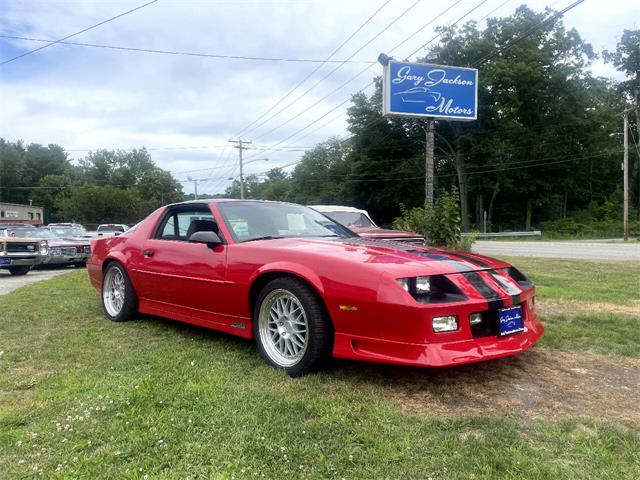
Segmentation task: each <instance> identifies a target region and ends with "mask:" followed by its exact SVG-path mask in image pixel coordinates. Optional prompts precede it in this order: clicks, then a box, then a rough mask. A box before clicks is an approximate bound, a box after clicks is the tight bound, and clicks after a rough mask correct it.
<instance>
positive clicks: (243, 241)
mask: <svg viewBox="0 0 640 480" xmlns="http://www.w3.org/2000/svg"><path fill="white" fill-rule="evenodd" d="M278 238H284V237H278V236H276V235H265V236H264V237H255V238H248V239H247V240H242V241H241V242H240V243H245V242H253V241H255V240H276V239H278Z"/></svg>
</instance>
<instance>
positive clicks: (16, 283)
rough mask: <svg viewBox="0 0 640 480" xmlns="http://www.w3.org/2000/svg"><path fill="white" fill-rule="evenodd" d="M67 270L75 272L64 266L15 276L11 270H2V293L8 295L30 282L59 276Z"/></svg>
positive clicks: (0, 273)
mask: <svg viewBox="0 0 640 480" xmlns="http://www.w3.org/2000/svg"><path fill="white" fill-rule="evenodd" d="M67 272H73V269H69V268H64V269H60V270H31V271H30V272H29V273H27V274H26V275H21V276H18V277H15V276H13V275H11V274H10V273H9V270H0V295H6V294H7V293H10V292H13V291H14V290H15V289H17V288H20V287H23V286H25V285H29V284H30V283H35V282H39V281H41V280H46V279H47V278H52V277H57V276H58V275H62V274H64V273H67Z"/></svg>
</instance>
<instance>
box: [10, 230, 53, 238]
mask: <svg viewBox="0 0 640 480" xmlns="http://www.w3.org/2000/svg"><path fill="white" fill-rule="evenodd" d="M7 235H8V236H10V237H21V238H55V235H54V234H53V233H51V232H50V231H49V230H44V229H39V228H16V229H9V230H7Z"/></svg>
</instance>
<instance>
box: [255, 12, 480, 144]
mask: <svg viewBox="0 0 640 480" xmlns="http://www.w3.org/2000/svg"><path fill="white" fill-rule="evenodd" d="M486 1H487V0H482V1H481V2H479V3H478V4H477V5H476V6H475V7H473V8H472V9H470V10H469V11H467V12H466V13H465V14H464V15H463V16H462V17H460V18H459V19H458V20H456V21H455V22H454V23H452V24H451V25H450V27H452V26H454V25H456V24H457V23H458V22H460V21H461V20H462V19H463V18H465V17H466V16H467V15H470V14H471V13H473V12H474V11H475V10H476V9H477V8H478V7H479V6H481V5H482V4H484V3H486ZM455 5H456V4H453V5H450V6H449V7H448V8H446V9H445V10H443V11H442V12H441V13H440V14H439V15H437V16H436V17H435V18H434V19H433V20H432V21H431V22H433V21H435V20H437V19H438V18H440V17H441V16H442V15H444V14H446V13H447V12H448V11H450V10H451V9H452V8H453V7H454V6H455ZM420 28H421V29H422V28H423V27H420ZM442 33H443V32H440V33H439V34H437V35H436V36H435V37H433V38H432V39H431V40H429V42H427V43H426V44H424V45H422V46H421V47H420V48H424V47H426V46H427V45H428V44H429V43H431V42H433V41H434V40H435V39H437V38H438V37H439V36H440V35H442ZM412 35H413V34H412ZM403 43H404V41H403V42H400V43H399V44H398V45H396V46H394V47H393V48H392V49H391V50H390V51H389V53H392V52H393V51H394V50H395V49H397V48H398V47H399V46H401V45H402V44H403ZM372 66H373V65H370V66H368V67H366V68H364V69H363V70H362V71H361V72H359V73H358V74H356V75H355V76H353V77H351V78H350V79H349V80H347V81H346V82H344V83H343V84H342V85H340V86H339V87H338V88H336V89H334V90H333V91H332V92H330V93H329V94H328V95H325V96H324V97H323V98H321V99H320V100H319V101H317V102H316V103H314V104H313V105H312V106H311V107H309V108H313V107H314V106H316V105H318V104H319V103H321V102H322V101H324V100H325V99H326V98H328V97H329V96H331V95H333V94H334V93H335V92H337V91H338V90H340V89H342V88H343V87H344V86H346V85H347V84H349V83H350V82H352V81H353V80H355V79H356V78H357V77H358V76H360V75H361V74H362V73H364V72H366V71H367V70H368V69H369V68H371V67H372ZM374 82H375V81H371V82H370V83H368V84H367V85H366V86H364V87H363V88H361V89H360V90H358V91H357V92H356V93H360V92H362V91H364V90H365V89H367V88H369V87H370V86H371V85H373V84H374ZM349 99H350V98H347V99H346V100H344V101H343V102H341V103H340V104H339V105H337V106H336V107H334V108H332V109H331V110H329V111H328V112H326V113H325V114H324V115H322V116H321V117H320V118H317V119H316V120H314V121H312V122H310V123H309V124H307V125H306V126H305V127H303V128H301V129H299V130H298V131H297V132H295V133H294V134H293V135H289V136H288V137H286V138H285V139H284V140H281V141H280V142H278V143H276V144H274V145H273V146H272V147H277V146H280V145H281V144H282V143H284V142H286V141H287V140H289V139H291V138H293V137H294V136H296V135H297V134H298V133H301V132H302V131H304V130H306V129H307V128H309V127H311V126H312V125H314V124H315V123H317V122H318V121H320V120H322V119H323V118H324V117H326V116H327V115H330V114H331V113H332V112H334V111H335V110H337V109H338V108H340V107H341V106H342V105H344V104H345V103H347V102H348V101H349ZM302 113H304V112H302ZM300 115H301V113H300V114H298V115H296V116H295V117H293V118H292V119H289V120H288V121H287V122H285V123H283V124H281V125H279V126H278V127H277V128H280V127H282V126H284V125H285V124H286V123H289V122H290V121H292V120H293V119H295V118H297V117H299V116H300ZM382 119H384V117H382V118H380V119H376V120H374V121H373V122H372V123H375V122H377V121H381V120H382ZM273 130H274V129H272V130H270V131H269V132H268V133H270V132H272V131H273ZM262 136H264V134H263V135H262ZM258 138H260V137H258Z"/></svg>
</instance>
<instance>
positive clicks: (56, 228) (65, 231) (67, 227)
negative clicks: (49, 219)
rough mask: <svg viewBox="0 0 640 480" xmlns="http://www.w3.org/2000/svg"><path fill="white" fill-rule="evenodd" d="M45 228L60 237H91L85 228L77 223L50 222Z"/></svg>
mask: <svg viewBox="0 0 640 480" xmlns="http://www.w3.org/2000/svg"><path fill="white" fill-rule="evenodd" d="M45 228H47V229H48V230H51V231H52V232H53V234H54V235H56V236H57V237H60V238H71V239H77V238H93V237H92V236H91V234H90V233H89V232H88V231H87V229H86V228H84V226H83V225H80V224H79V223H50V224H48V225H47V226H46V227H45Z"/></svg>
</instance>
